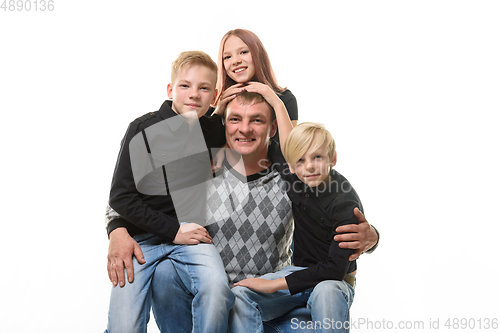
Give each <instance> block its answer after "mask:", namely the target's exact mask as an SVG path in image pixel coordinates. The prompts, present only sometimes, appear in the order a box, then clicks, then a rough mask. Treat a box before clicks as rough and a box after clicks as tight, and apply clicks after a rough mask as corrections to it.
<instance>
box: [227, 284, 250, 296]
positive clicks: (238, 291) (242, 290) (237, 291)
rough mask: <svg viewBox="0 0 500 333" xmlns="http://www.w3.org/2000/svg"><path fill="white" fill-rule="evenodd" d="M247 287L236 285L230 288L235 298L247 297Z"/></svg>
mask: <svg viewBox="0 0 500 333" xmlns="http://www.w3.org/2000/svg"><path fill="white" fill-rule="evenodd" d="M248 291H249V289H248V288H247V287H240V286H236V287H233V288H232V289H231V292H232V294H233V295H234V297H235V298H240V299H245V298H247V297H246V296H247V294H248Z"/></svg>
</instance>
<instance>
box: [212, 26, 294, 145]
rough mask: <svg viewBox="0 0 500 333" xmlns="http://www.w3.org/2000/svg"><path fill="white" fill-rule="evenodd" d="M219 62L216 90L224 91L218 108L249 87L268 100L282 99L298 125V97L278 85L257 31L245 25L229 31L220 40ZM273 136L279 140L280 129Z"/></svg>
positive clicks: (218, 101)
mask: <svg viewBox="0 0 500 333" xmlns="http://www.w3.org/2000/svg"><path fill="white" fill-rule="evenodd" d="M217 65H218V67H219V73H218V79H217V90H218V91H219V92H222V93H221V95H219V98H218V99H217V102H216V104H217V109H218V110H216V112H217V111H219V110H221V109H224V106H225V105H226V104H227V103H228V102H229V101H230V100H232V99H233V98H234V97H235V94H237V93H238V92H240V91H241V90H248V91H254V92H258V93H260V94H262V95H263V96H264V97H266V100H268V101H269V100H270V99H273V98H276V97H278V98H279V99H281V101H282V102H283V104H284V105H285V108H286V110H287V112H288V115H289V116H290V120H291V121H292V125H293V126H295V125H297V119H298V109H297V100H296V99H295V96H294V95H293V94H292V92H291V91H290V90H289V89H286V88H282V87H280V86H279V85H278V82H277V80H276V76H275V75H274V71H273V68H272V66H271V61H270V60H269V56H268V54H267V51H266V49H265V48H264V45H263V44H262V42H261V41H260V39H259V37H257V35H256V34H254V33H253V32H251V31H248V30H244V29H235V30H231V31H228V32H227V33H226V34H225V35H224V37H222V40H221V43H220V47H219V55H218V57H217ZM222 69H224V70H222ZM273 94H274V95H276V97H274V96H272V95H273ZM270 104H272V103H270ZM273 139H274V140H276V141H278V142H279V136H278V132H277V131H276V135H275V136H274V137H273Z"/></svg>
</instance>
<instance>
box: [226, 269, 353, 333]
mask: <svg viewBox="0 0 500 333" xmlns="http://www.w3.org/2000/svg"><path fill="white" fill-rule="evenodd" d="M301 269H304V268H303V267H295V266H288V267H286V268H284V269H283V270H281V271H279V272H276V273H271V274H266V275H264V276H262V278H264V279H268V280H274V279H278V278H281V277H285V276H287V275H289V274H291V273H292V272H294V271H297V270H301ZM232 290H233V293H234V294H235V296H236V299H235V302H234V307H233V309H232V310H231V312H230V315H229V330H230V332H249V333H253V332H264V326H263V323H262V321H263V320H264V321H269V320H273V319H276V318H278V317H280V316H282V315H284V314H286V313H287V312H289V311H291V310H292V309H294V308H296V307H303V306H305V305H306V306H307V308H308V309H309V310H310V311H311V319H312V320H311V321H309V322H304V321H303V320H300V319H298V318H294V319H291V321H290V322H289V327H284V329H285V330H288V328H289V330H288V331H294V332H296V331H297V329H302V328H304V329H307V328H312V329H313V332H322V333H323V332H335V333H337V332H348V330H349V308H350V306H351V304H352V301H353V298H354V288H353V287H352V286H351V285H349V284H348V283H347V282H345V281H334V280H327V281H322V282H320V283H319V284H317V285H316V286H315V287H314V288H310V289H308V290H306V291H303V292H300V293H298V294H295V295H290V292H289V291H288V290H279V291H277V292H275V293H272V294H268V293H261V292H256V291H254V290H251V289H249V288H245V287H235V288H233V289H232ZM278 332H280V331H278ZM284 332H286V331H284Z"/></svg>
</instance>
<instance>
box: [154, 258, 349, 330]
mask: <svg viewBox="0 0 500 333" xmlns="http://www.w3.org/2000/svg"><path fill="white" fill-rule="evenodd" d="M291 267H293V266H291ZM337 282H342V284H340V285H341V286H345V285H344V283H345V281H337ZM345 284H347V283H345ZM324 286H325V287H326V289H329V288H328V286H329V284H324ZM330 286H331V284H330ZM347 286H348V287H347ZM347 286H346V288H345V289H346V290H347V294H348V296H349V298H350V302H349V306H350V305H351V304H352V300H353V298H354V289H353V288H352V287H351V286H350V285H348V284H347ZM152 289H153V313H154V315H155V319H156V323H157V324H158V327H160V330H161V332H168V333H184V332H186V333H187V332H191V329H192V325H191V321H190V320H189V319H190V317H191V303H192V301H193V296H192V295H191V293H190V292H189V290H188V288H186V287H185V286H184V285H183V282H182V281H181V278H180V276H179V275H178V274H177V272H176V271H175V269H174V268H173V264H172V263H171V261H170V260H165V261H162V262H161V263H160V265H158V267H157V268H156V274H155V278H154V279H153V283H152ZM317 291H319V289H318V290H317ZM351 291H352V293H351ZM335 293H336V294H337V295H338V294H339V293H338V292H335V291H334V292H333V293H332V291H331V290H326V291H324V292H321V293H317V295H318V298H319V299H322V300H323V301H324V302H326V303H328V305H327V307H326V308H328V307H329V306H330V304H333V303H332V302H334V300H332V298H331V297H332V295H334V294H335ZM309 295H310V292H309ZM301 297H302V299H306V298H307V293H305V295H302V296H301ZM308 300H309V301H311V302H312V301H313V300H314V299H310V297H309V299H308ZM308 300H306V301H305V302H306V303H302V304H301V305H300V306H298V307H296V308H294V309H293V310H292V311H290V312H288V313H286V314H285V315H284V316H281V317H279V318H276V319H273V320H270V321H267V322H264V323H263V326H264V332H265V333H275V332H276V333H291V332H295V333H297V332H300V333H314V332H316V331H315V330H314V329H312V328H310V323H311V322H312V319H311V309H310V308H309V305H307V304H308ZM316 302H318V301H316ZM299 303H301V302H299ZM319 303H320V302H319ZM317 304H318V303H317ZM306 306H307V307H306ZM308 325H309V326H308ZM242 332H245V333H246V332H247V330H243V331H242Z"/></svg>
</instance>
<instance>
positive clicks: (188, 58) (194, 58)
mask: <svg viewBox="0 0 500 333" xmlns="http://www.w3.org/2000/svg"><path fill="white" fill-rule="evenodd" d="M194 65H201V66H205V67H207V68H208V69H210V70H211V71H212V72H213V73H214V75H215V82H214V83H215V84H217V64H216V63H215V61H213V60H212V58H210V56H209V55H208V54H206V53H205V52H202V51H186V52H182V53H181V54H179V56H178V57H177V59H175V60H174V62H172V70H171V74H170V75H171V76H170V79H171V82H172V84H173V83H174V82H175V80H176V79H177V75H178V74H179V71H180V70H181V69H182V68H184V67H186V66H194Z"/></svg>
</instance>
